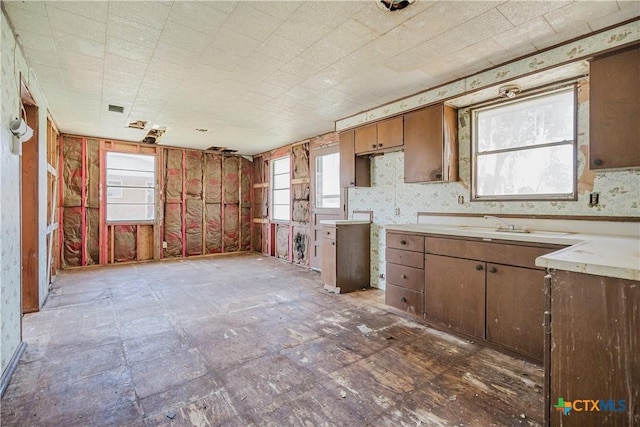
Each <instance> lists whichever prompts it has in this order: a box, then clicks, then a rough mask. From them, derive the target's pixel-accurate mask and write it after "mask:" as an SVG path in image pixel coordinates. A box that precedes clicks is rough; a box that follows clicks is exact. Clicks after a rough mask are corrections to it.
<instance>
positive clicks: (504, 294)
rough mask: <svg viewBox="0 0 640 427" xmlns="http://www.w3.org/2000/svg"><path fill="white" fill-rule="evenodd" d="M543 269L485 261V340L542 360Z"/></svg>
mask: <svg viewBox="0 0 640 427" xmlns="http://www.w3.org/2000/svg"><path fill="white" fill-rule="evenodd" d="M544 276H545V273H544V271H540V270H533V269H530V268H521V267H512V266H508V265H498V264H487V318H486V321H487V340H489V341H490V342H492V343H494V344H498V345H500V346H502V347H505V348H507V349H509V350H512V351H515V352H517V353H520V354H523V355H525V356H529V357H531V358H532V359H536V360H540V361H542V358H543V347H544V345H543V343H544V329H543V322H544V298H545V297H544Z"/></svg>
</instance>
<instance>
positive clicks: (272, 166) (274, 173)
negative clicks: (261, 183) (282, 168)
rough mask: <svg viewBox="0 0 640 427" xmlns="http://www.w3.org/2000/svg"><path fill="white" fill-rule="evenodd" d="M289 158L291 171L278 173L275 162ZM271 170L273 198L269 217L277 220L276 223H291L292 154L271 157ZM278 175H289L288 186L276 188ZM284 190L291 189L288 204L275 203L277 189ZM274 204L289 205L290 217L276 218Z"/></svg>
mask: <svg viewBox="0 0 640 427" xmlns="http://www.w3.org/2000/svg"><path fill="white" fill-rule="evenodd" d="M285 159H286V160H287V162H288V163H289V171H288V172H284V173H278V174H276V171H275V167H274V164H275V162H278V161H284V160H285ZM269 166H270V168H271V170H270V175H271V176H270V179H271V182H270V185H269V187H270V189H269V190H270V191H269V193H270V196H271V200H270V201H269V210H270V212H269V218H270V220H271V222H276V223H280V224H289V223H291V205H292V203H291V156H283V157H278V158H277V159H271V164H270V165H269ZM276 175H288V177H289V179H288V180H287V183H288V186H287V188H275V176H276ZM282 190H287V191H289V200H288V202H287V204H284V203H275V197H274V193H275V192H276V191H282ZM274 206H287V207H288V212H289V215H288V216H289V218H288V219H280V218H274V212H275V209H274Z"/></svg>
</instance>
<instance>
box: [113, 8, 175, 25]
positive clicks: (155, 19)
mask: <svg viewBox="0 0 640 427" xmlns="http://www.w3.org/2000/svg"><path fill="white" fill-rule="evenodd" d="M170 11H171V2H158V1H112V2H109V14H110V15H116V16H120V17H121V18H125V19H128V20H129V21H134V22H137V23H140V24H144V25H148V26H150V27H153V28H155V29H158V30H162V28H163V27H164V24H165V23H166V21H167V17H168V16H169V12H170Z"/></svg>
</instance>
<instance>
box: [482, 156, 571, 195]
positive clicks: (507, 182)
mask: <svg viewBox="0 0 640 427" xmlns="http://www.w3.org/2000/svg"><path fill="white" fill-rule="evenodd" d="M476 176H477V184H476V187H477V188H476V191H477V195H478V196H480V197H482V196H501V195H504V196H506V195H534V196H539V195H549V194H565V195H568V194H572V193H573V182H574V180H575V177H574V167H573V145H572V144H565V145H558V146H553V147H542V148H531V149H525V150H519V151H511V152H506V153H498V154H485V155H479V156H478V158H477V172H476Z"/></svg>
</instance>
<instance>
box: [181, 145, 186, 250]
mask: <svg viewBox="0 0 640 427" xmlns="http://www.w3.org/2000/svg"><path fill="white" fill-rule="evenodd" d="M186 163H187V152H186V151H185V150H182V258H186V257H187V164H186Z"/></svg>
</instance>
